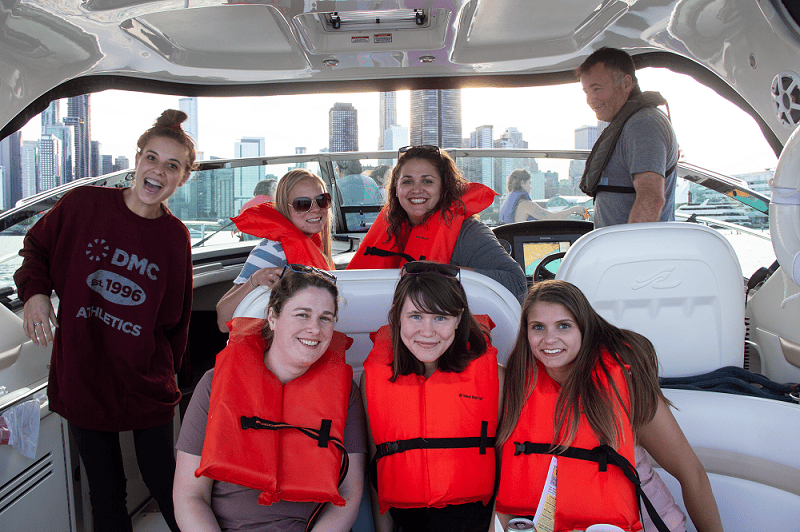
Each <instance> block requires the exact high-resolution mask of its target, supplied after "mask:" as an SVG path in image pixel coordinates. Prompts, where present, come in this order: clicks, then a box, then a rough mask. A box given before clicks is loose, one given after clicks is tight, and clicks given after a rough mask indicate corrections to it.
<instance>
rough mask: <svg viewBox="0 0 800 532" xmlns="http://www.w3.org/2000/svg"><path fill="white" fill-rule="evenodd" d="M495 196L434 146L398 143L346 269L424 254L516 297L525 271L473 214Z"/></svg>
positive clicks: (521, 290)
mask: <svg viewBox="0 0 800 532" xmlns="http://www.w3.org/2000/svg"><path fill="white" fill-rule="evenodd" d="M496 195H497V193H496V192H495V191H493V190H492V189H490V188H488V187H486V186H484V185H482V184H480V183H470V182H468V181H467V180H465V179H464V177H463V176H462V175H461V172H460V171H459V170H458V168H457V167H456V163H455V161H453V159H452V158H450V156H449V155H448V154H447V153H446V152H443V151H441V150H440V149H439V148H438V147H437V146H406V147H405V148H400V151H399V152H398V158H397V165H395V167H394V169H392V177H391V179H390V181H389V194H388V201H387V203H386V205H384V206H383V209H381V212H380V213H379V214H378V217H377V219H376V220H375V222H374V223H373V224H372V226H371V227H370V229H369V231H368V232H367V234H366V235H365V236H364V239H363V240H362V241H361V245H360V246H359V248H358V251H356V254H355V256H354V257H353V259H352V260H351V261H350V264H349V265H348V266H347V268H348V269H358V268H365V269H378V268H399V267H400V266H402V264H403V263H404V262H407V261H412V260H419V259H421V258H424V259H426V260H433V261H436V262H440V263H444V264H451V265H453V266H459V267H461V268H463V269H470V270H474V271H476V272H478V273H481V274H483V275H485V276H487V277H490V278H492V279H494V280H495V281H497V282H499V283H500V284H502V285H503V286H505V287H506V288H508V290H509V291H510V292H511V293H512V294H514V296H515V297H517V298H518V299H519V300H520V301H521V300H522V298H524V297H525V290H526V289H527V282H526V279H525V273H524V272H523V271H522V268H521V267H520V265H519V264H518V263H517V262H516V261H515V260H514V259H513V258H512V257H511V256H510V255H509V254H508V253H506V251H505V250H504V249H503V247H502V246H501V245H500V243H499V242H498V241H497V237H495V236H494V233H493V232H492V231H491V229H489V228H488V227H487V226H486V225H484V224H482V223H481V222H480V221H478V219H477V217H476V216H475V215H476V214H478V213H480V212H481V211H483V210H484V209H486V208H487V207H488V206H490V205H491V204H492V202H493V201H494V197H495V196H496Z"/></svg>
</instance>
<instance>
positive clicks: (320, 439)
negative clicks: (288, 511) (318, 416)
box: [240, 416, 350, 532]
mask: <svg viewBox="0 0 800 532" xmlns="http://www.w3.org/2000/svg"><path fill="white" fill-rule="evenodd" d="M240 423H241V424H242V429H243V430H247V429H259V430H280V429H295V430H298V431H300V432H302V433H303V434H305V435H306V436H308V437H309V438H311V439H312V440H315V441H316V442H317V446H318V447H323V448H325V447H328V443H332V444H333V446H334V447H336V448H337V449H339V450H340V451H342V465H341V467H340V468H339V486H341V485H342V482H344V479H345V477H346V476H347V471H348V469H350V457H349V456H347V449H345V447H344V444H343V443H342V440H340V439H339V438H337V437H335V436H331V424H332V421H331V420H330V419H323V420H322V422H321V423H320V428H319V429H310V428H307V427H297V426H295V425H289V424H288V423H283V422H280V421H270V420H269V419H262V418H260V417H256V416H253V417H247V416H242V417H241V418H240ZM325 504H327V503H320V504H318V505H317V507H316V508H315V509H314V511H313V512H312V514H311V517H310V518H309V519H308V524H307V525H306V532H308V531H309V530H311V528H312V527H313V526H314V523H315V522H316V520H317V518H318V517H319V514H320V512H321V511H322V507H323V506H325Z"/></svg>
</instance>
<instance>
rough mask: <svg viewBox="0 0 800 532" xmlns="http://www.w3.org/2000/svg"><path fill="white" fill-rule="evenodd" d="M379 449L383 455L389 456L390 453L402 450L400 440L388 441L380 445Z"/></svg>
mask: <svg viewBox="0 0 800 532" xmlns="http://www.w3.org/2000/svg"><path fill="white" fill-rule="evenodd" d="M378 451H379V453H380V455H381V456H389V455H390V454H396V453H399V452H402V451H401V449H400V442H399V441H387V442H385V443H382V444H380V445H378Z"/></svg>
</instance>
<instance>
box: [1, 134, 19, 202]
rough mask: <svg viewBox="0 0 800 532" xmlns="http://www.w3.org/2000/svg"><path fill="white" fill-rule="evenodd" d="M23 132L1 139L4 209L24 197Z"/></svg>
mask: <svg viewBox="0 0 800 532" xmlns="http://www.w3.org/2000/svg"><path fill="white" fill-rule="evenodd" d="M21 151H22V133H21V132H20V131H15V132H14V133H12V134H11V135H9V136H8V137H6V138H4V139H3V140H0V166H2V167H3V169H4V171H3V179H2V187H3V191H4V193H3V204H2V205H0V207H2V208H3V209H10V208H11V207H13V206H14V205H15V204H16V203H17V201H19V200H20V199H22V155H21Z"/></svg>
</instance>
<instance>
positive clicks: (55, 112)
mask: <svg viewBox="0 0 800 532" xmlns="http://www.w3.org/2000/svg"><path fill="white" fill-rule="evenodd" d="M41 116H42V133H47V131H45V128H46V127H48V126H54V125H56V124H58V123H59V122H60V121H61V104H60V101H59V100H54V101H52V102H50V105H48V106H47V109H45V110H44V111H42V115H41Z"/></svg>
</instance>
